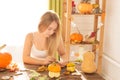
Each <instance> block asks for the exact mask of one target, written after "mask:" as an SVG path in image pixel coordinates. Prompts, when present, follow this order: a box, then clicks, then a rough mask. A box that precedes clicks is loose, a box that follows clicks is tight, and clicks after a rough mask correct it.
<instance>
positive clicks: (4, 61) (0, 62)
mask: <svg viewBox="0 0 120 80" xmlns="http://www.w3.org/2000/svg"><path fill="white" fill-rule="evenodd" d="M11 61H12V56H11V54H10V53H8V52H0V68H6V67H7V66H8V65H9V64H10V63H11Z"/></svg>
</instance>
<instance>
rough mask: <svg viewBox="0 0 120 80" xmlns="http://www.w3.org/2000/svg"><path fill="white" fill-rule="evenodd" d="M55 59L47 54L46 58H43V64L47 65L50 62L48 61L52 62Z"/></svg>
mask: <svg viewBox="0 0 120 80" xmlns="http://www.w3.org/2000/svg"><path fill="white" fill-rule="evenodd" d="M55 61H56V59H55V58H54V57H52V56H47V57H46V58H45V62H44V63H45V65H48V64H50V63H52V62H55Z"/></svg>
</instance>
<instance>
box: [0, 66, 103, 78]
mask: <svg viewBox="0 0 120 80" xmlns="http://www.w3.org/2000/svg"><path fill="white" fill-rule="evenodd" d="M24 67H25V68H26V69H25V70H20V71H19V72H9V70H6V71H3V72H0V80H1V78H2V77H3V76H12V77H11V79H8V80H30V75H29V74H30V70H33V71H35V70H37V68H38V67H39V66H36V65H29V64H25V65H24ZM76 68H77V69H78V70H80V65H76ZM64 70H65V69H62V72H63V71H64ZM39 73H40V75H42V76H43V75H44V76H47V77H48V72H39ZM82 75H83V76H84V77H85V78H86V80H105V79H103V78H102V77H101V76H99V75H98V74H96V73H94V74H84V73H82ZM80 77H81V76H80V75H78V76H73V75H63V74H62V73H61V77H60V78H58V79H55V78H54V79H51V78H49V77H48V78H47V79H45V80H82V79H81V78H80ZM37 80H38V79H37ZM39 80H43V79H39Z"/></svg>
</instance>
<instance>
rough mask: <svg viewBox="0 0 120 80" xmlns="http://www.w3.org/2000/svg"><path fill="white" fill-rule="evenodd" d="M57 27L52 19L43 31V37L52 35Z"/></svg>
mask: <svg viewBox="0 0 120 80" xmlns="http://www.w3.org/2000/svg"><path fill="white" fill-rule="evenodd" d="M56 29H57V23H56V22H55V21H53V22H52V23H51V24H50V25H49V26H48V28H47V29H46V30H45V31H44V32H43V34H44V36H45V37H50V36H51V35H53V34H54V33H55V32H56Z"/></svg>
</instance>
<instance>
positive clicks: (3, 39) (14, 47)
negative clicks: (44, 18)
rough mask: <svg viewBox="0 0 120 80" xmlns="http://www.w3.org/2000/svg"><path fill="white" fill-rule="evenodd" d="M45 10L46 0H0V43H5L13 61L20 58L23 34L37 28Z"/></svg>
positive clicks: (46, 8) (17, 60)
mask: <svg viewBox="0 0 120 80" xmlns="http://www.w3.org/2000/svg"><path fill="white" fill-rule="evenodd" d="M46 10H48V0H0V45H2V44H7V47H6V48H5V49H6V50H7V51H8V52H10V53H11V54H12V57H13V61H15V62H20V61H21V60H22V49H23V45H24V39H25V36H26V34H27V33H29V32H34V31H36V30H37V26H38V23H39V20H40V17H41V15H42V14H43V13H44V12H45V11H46Z"/></svg>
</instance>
